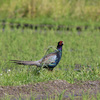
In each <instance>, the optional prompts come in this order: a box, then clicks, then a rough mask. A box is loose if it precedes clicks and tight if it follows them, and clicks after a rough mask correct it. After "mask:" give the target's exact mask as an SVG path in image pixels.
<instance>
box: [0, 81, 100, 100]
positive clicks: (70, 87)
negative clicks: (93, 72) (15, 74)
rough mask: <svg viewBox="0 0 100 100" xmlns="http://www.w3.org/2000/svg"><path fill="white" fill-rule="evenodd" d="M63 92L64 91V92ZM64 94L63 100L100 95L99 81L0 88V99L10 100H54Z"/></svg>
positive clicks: (78, 99) (51, 82)
mask: <svg viewBox="0 0 100 100" xmlns="http://www.w3.org/2000/svg"><path fill="white" fill-rule="evenodd" d="M64 90H65V91H64ZM62 92H64V95H63V100H66V99H68V100H69V99H70V97H69V95H74V96H75V98H77V97H78V98H77V100H81V95H82V94H84V93H85V94H90V95H93V94H94V95H96V94H97V92H99V93H100V81H86V82H76V83H74V84H70V83H68V82H66V81H65V80H54V81H48V82H40V83H37V84H34V85H33V84H28V85H23V86H0V98H3V99H4V98H5V97H6V96H9V97H10V98H11V100H19V97H20V96H21V97H20V98H21V100H27V99H28V100H32V97H35V99H36V100H40V98H42V99H43V100H44V99H46V98H49V97H50V98H51V97H52V100H53V99H55V95H59V94H61V93H62Z"/></svg>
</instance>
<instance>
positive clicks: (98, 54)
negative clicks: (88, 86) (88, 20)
mask: <svg viewBox="0 0 100 100" xmlns="http://www.w3.org/2000/svg"><path fill="white" fill-rule="evenodd" d="M99 37H100V32H99V31H98V30H93V31H90V30H87V31H83V32H82V33H81V34H80V35H78V33H77V32H76V31H75V30H73V31H72V32H66V31H62V32H61V33H58V32H57V31H55V30H46V31H39V30H38V31H37V32H35V31H34V30H28V29H27V30H24V32H22V30H21V29H19V30H16V29H15V30H14V31H11V30H10V29H9V28H6V29H5V31H4V32H2V30H1V29H0V85H3V86H7V85H13V86H15V85H23V84H29V83H32V84H34V83H37V82H44V81H48V80H56V79H61V80H66V81H68V82H69V83H74V82H75V80H82V81H86V80H100V39H99ZM60 40H63V41H64V46H63V55H62V59H61V61H60V63H59V64H58V65H57V66H56V68H55V69H54V71H53V72H50V71H48V70H46V69H41V70H39V69H36V67H35V66H23V65H22V66H20V65H16V64H13V63H10V61H9V60H29V61H30V60H33V61H34V60H39V59H40V58H42V57H43V56H44V54H45V52H46V50H47V48H48V46H55V47H56V45H57V42H58V41H60ZM75 64H81V65H82V66H81V68H80V70H79V71H77V70H74V69H75ZM89 66H91V67H89ZM59 68H60V70H59ZM65 69H67V70H65Z"/></svg>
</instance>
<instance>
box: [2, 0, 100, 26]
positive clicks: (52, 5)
mask: <svg viewBox="0 0 100 100" xmlns="http://www.w3.org/2000/svg"><path fill="white" fill-rule="evenodd" d="M0 13H1V14H0V18H1V19H6V20H8V21H14V22H20V23H21V22H28V23H34V24H41V23H42V24H64V25H75V23H77V21H78V24H79V23H80V25H84V24H85V25H86V24H87V25H91V24H93V23H95V24H97V25H98V24H99V23H97V22H99V21H100V1H99V0H92V1H90V0H55V1H54V0H28V1H27V0H17V1H14V0H9V1H8V0H0Z"/></svg>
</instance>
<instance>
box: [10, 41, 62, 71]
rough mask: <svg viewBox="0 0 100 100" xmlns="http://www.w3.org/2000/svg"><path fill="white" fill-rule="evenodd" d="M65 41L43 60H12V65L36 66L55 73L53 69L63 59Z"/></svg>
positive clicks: (59, 43) (60, 42)
mask: <svg viewBox="0 0 100 100" xmlns="http://www.w3.org/2000/svg"><path fill="white" fill-rule="evenodd" d="M63 44H64V43H63V41H59V42H58V45H57V48H56V50H54V51H53V52H51V53H49V54H47V55H45V56H44V57H43V58H41V59H40V60H37V61H20V60H10V61H12V63H16V64H19V65H35V66H37V67H43V68H46V69H48V70H49V71H53V69H54V68H55V67H56V66H57V65H58V63H59V61H60V60H61V57H62V46H63Z"/></svg>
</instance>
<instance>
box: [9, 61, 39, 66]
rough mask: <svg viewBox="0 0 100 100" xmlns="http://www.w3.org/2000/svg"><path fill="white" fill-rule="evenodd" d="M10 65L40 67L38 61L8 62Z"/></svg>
mask: <svg viewBox="0 0 100 100" xmlns="http://www.w3.org/2000/svg"><path fill="white" fill-rule="evenodd" d="M10 61H11V62H12V63H16V64H19V65H36V66H40V62H39V61H20V60H10Z"/></svg>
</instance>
